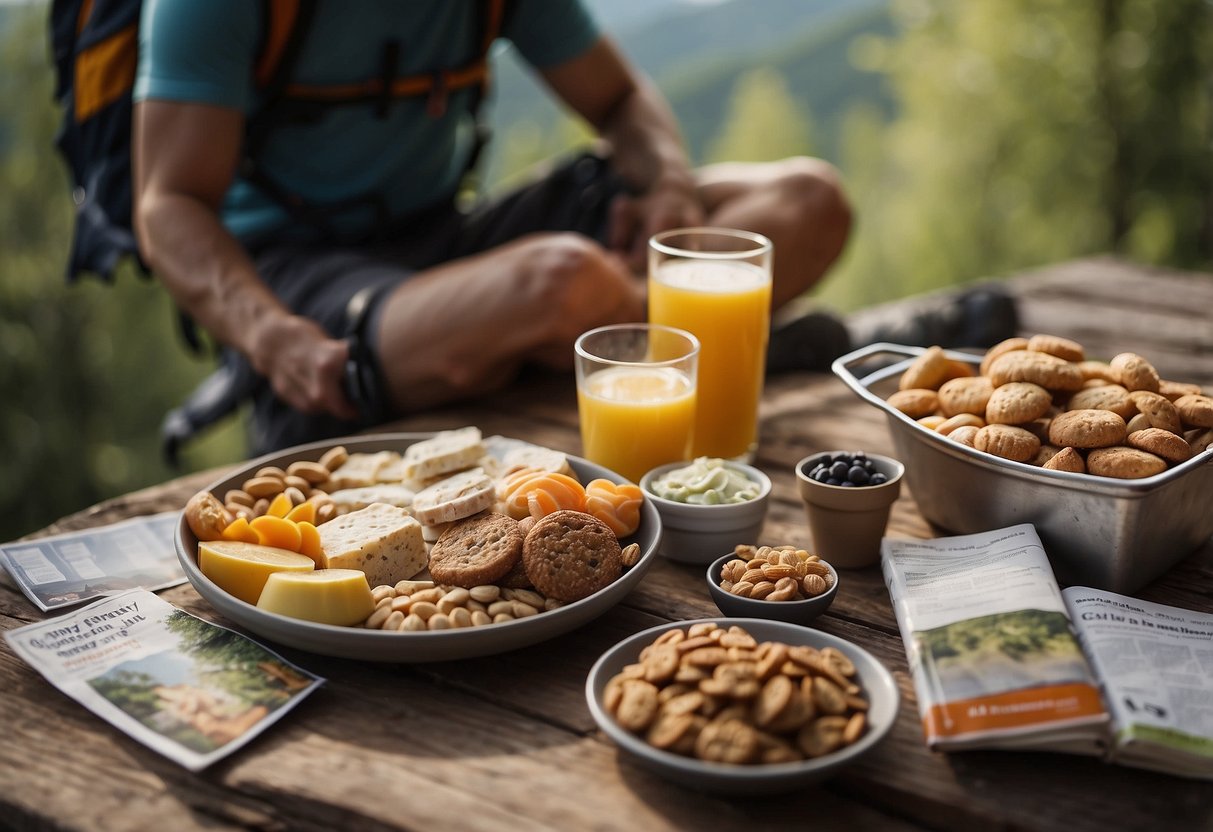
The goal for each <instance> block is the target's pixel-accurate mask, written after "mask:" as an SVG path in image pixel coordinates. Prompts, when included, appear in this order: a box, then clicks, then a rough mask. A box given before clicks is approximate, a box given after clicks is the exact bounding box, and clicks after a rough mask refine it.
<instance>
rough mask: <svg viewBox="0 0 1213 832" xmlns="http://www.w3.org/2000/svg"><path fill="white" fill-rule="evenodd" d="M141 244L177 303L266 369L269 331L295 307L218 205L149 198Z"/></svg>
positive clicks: (143, 209) (142, 208)
mask: <svg viewBox="0 0 1213 832" xmlns="http://www.w3.org/2000/svg"><path fill="white" fill-rule="evenodd" d="M139 238H140V249H141V251H142V253H143V256H144V258H145V259H146V260H147V261H148V265H149V266H150V267H151V268H152V271H153V272H154V273H155V274H156V275H157V277H158V278H159V279H160V280H161V282H162V283H163V284H164V285H165V287H166V288H167V289H168V291H169V294H171V295H172V297H173V299H174V301H175V302H176V303H177V305H178V306H179V307H180V308H181V309H182V310H183V311H184V312H185V313H186V314H188V315H189V316H190V317H191V318H193V320H194V321H195V322H197V323H198V324H199V325H201V326H202V327H203V328H205V329H206V330H207V331H208V332H210V333H211V334H212V335H213V336H214V337H215V338H216V339H218V340H219V341H220V342H221V343H223V344H226V345H228V346H231V347H233V348H235V349H236V350H238V351H240V352H241V353H243V354H244V355H246V356H248V357H249V359H250V360H251V361H252V363H253V365H254V367H255V368H256V369H257V370H258V371H260V372H264V371H265V370H266V368H265V367H264V366H258V365H259V364H262V363H263V362H264V359H263V358H262V356H263V355H264V352H265V351H264V349H263V348H262V346H263V344H262V342H263V341H264V340H265V338H266V333H267V330H269V329H272V328H273V327H274V326H275V324H276V323H280V322H281V321H283V319H284V318H286V317H288V316H289V315H290V312H289V311H288V310H287V309H286V308H285V307H284V306H283V305H282V303H281V302H280V301H279V300H278V299H277V298H276V297H275V296H274V294H273V293H272V292H271V291H270V290H269V288H268V287H267V286H266V285H265V284H264V283H263V282H262V281H261V279H260V278H259V277H258V275H257V272H256V267H255V266H254V265H253V262H252V260H251V259H250V258H249V256H248V255H247V254H246V253H245V251H244V249H243V248H242V247H241V245H240V243H239V242H237V241H236V240H235V239H234V238H233V237H232V236H231V234H229V233H228V231H227V230H226V229H225V228H224V227H223V226H222V225H221V224H220V222H219V220H218V218H217V217H216V216H215V213H214V210H213V209H212V208H211V207H210V206H208V205H205V204H203V203H202V202H200V201H199V200H197V199H194V198H192V197H189V196H186V195H179V194H166V195H154V196H147V197H145V198H144V200H143V203H142V204H141V205H140V206H139Z"/></svg>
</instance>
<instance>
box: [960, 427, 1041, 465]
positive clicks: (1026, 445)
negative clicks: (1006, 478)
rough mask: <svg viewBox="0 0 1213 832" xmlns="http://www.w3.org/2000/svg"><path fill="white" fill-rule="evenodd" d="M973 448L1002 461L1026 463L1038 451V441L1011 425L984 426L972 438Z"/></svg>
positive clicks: (1021, 429) (1026, 432) (1032, 435)
mask: <svg viewBox="0 0 1213 832" xmlns="http://www.w3.org/2000/svg"><path fill="white" fill-rule="evenodd" d="M973 447H974V448H976V449H977V450H979V451H985V452H986V453H988V454H994V456H1000V457H1002V458H1003V459H1010V460H1014V461H1015V462H1028V461H1029V460H1031V459H1033V458H1034V457H1035V456H1036V452H1037V451H1039V450H1040V440H1039V439H1037V438H1036V436H1035V435H1034V434H1032V433H1030V432H1028V431H1026V430H1024V429H1023V428H1017V427H1014V426H1012V425H986V426H985V427H984V428H979V429H978V431H977V434H976V435H975V436H974V437H973Z"/></svg>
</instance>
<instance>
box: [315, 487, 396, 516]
mask: <svg viewBox="0 0 1213 832" xmlns="http://www.w3.org/2000/svg"><path fill="white" fill-rule="evenodd" d="M415 494H416V492H414V491H413V489H411V488H409V487H408V486H405V485H400V484H399V483H395V484H389V483H382V484H380V485H366V486H363V487H361V488H342V489H340V490H338V491H333V492H331V493H330V494H329V499H330V500H332V501H333V503H334V505H336V506H337V507H338V508H341V509H344V510H345V511H357V510H358V509H360V508H366V507H367V506H369V505H370V504H371V503H387V504H388V505H389V506H399V507H400V508H408V507H409V506H411V505H412V504H413V497H414V495H415Z"/></svg>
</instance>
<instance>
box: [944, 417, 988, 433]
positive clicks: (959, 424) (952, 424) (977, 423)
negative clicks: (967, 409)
mask: <svg viewBox="0 0 1213 832" xmlns="http://www.w3.org/2000/svg"><path fill="white" fill-rule="evenodd" d="M985 426H986V423H985V420H984V419H982V418H981V417H980V416H974V415H973V414H972V413H957V414H956V415H955V416H952V417H950V418H948V419H944V420H943V421H942V422H941V423H939V425H937V426H936V428H935V430H936V432H937V433H942V434H943V435H944V436H947V435H948V434H950V433H951V432H952V431H954V430H956V429H957V428H963V427H973V428H984V427H985Z"/></svg>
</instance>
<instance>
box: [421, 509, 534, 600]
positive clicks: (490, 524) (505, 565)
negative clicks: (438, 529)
mask: <svg viewBox="0 0 1213 832" xmlns="http://www.w3.org/2000/svg"><path fill="white" fill-rule="evenodd" d="M522 541H523V537H522V532H520V531H519V530H518V522H517V521H516V520H514V519H512V518H510V517H506V516H505V515H504V514H493V513H491V512H487V513H485V514H480V515H477V516H476V517H470V518H468V519H466V520H459V521H457V522H455V523H452V524H451V526H450V527H449V528H448V529H447V530H446V531H445V532H443V533H442V536H441V537H439V538H438V542H437V543H435V544H434V548H433V549H432V550H431V551H430V575H431V576H432V577H433V579H434V580H435V581H437V582H438V583H440V584H450V585H452V586H462V587H467V588H471V587H474V586H482V585H484V584H491V583H494V582H495V581H497V580H500V579H501V578H502V577H504V576H505V575H507V574H508V573H509V572H510V570H511V569H513V568H514V566H515V564H517V563H518V561H519V559H520V558H521V557H522Z"/></svg>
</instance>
